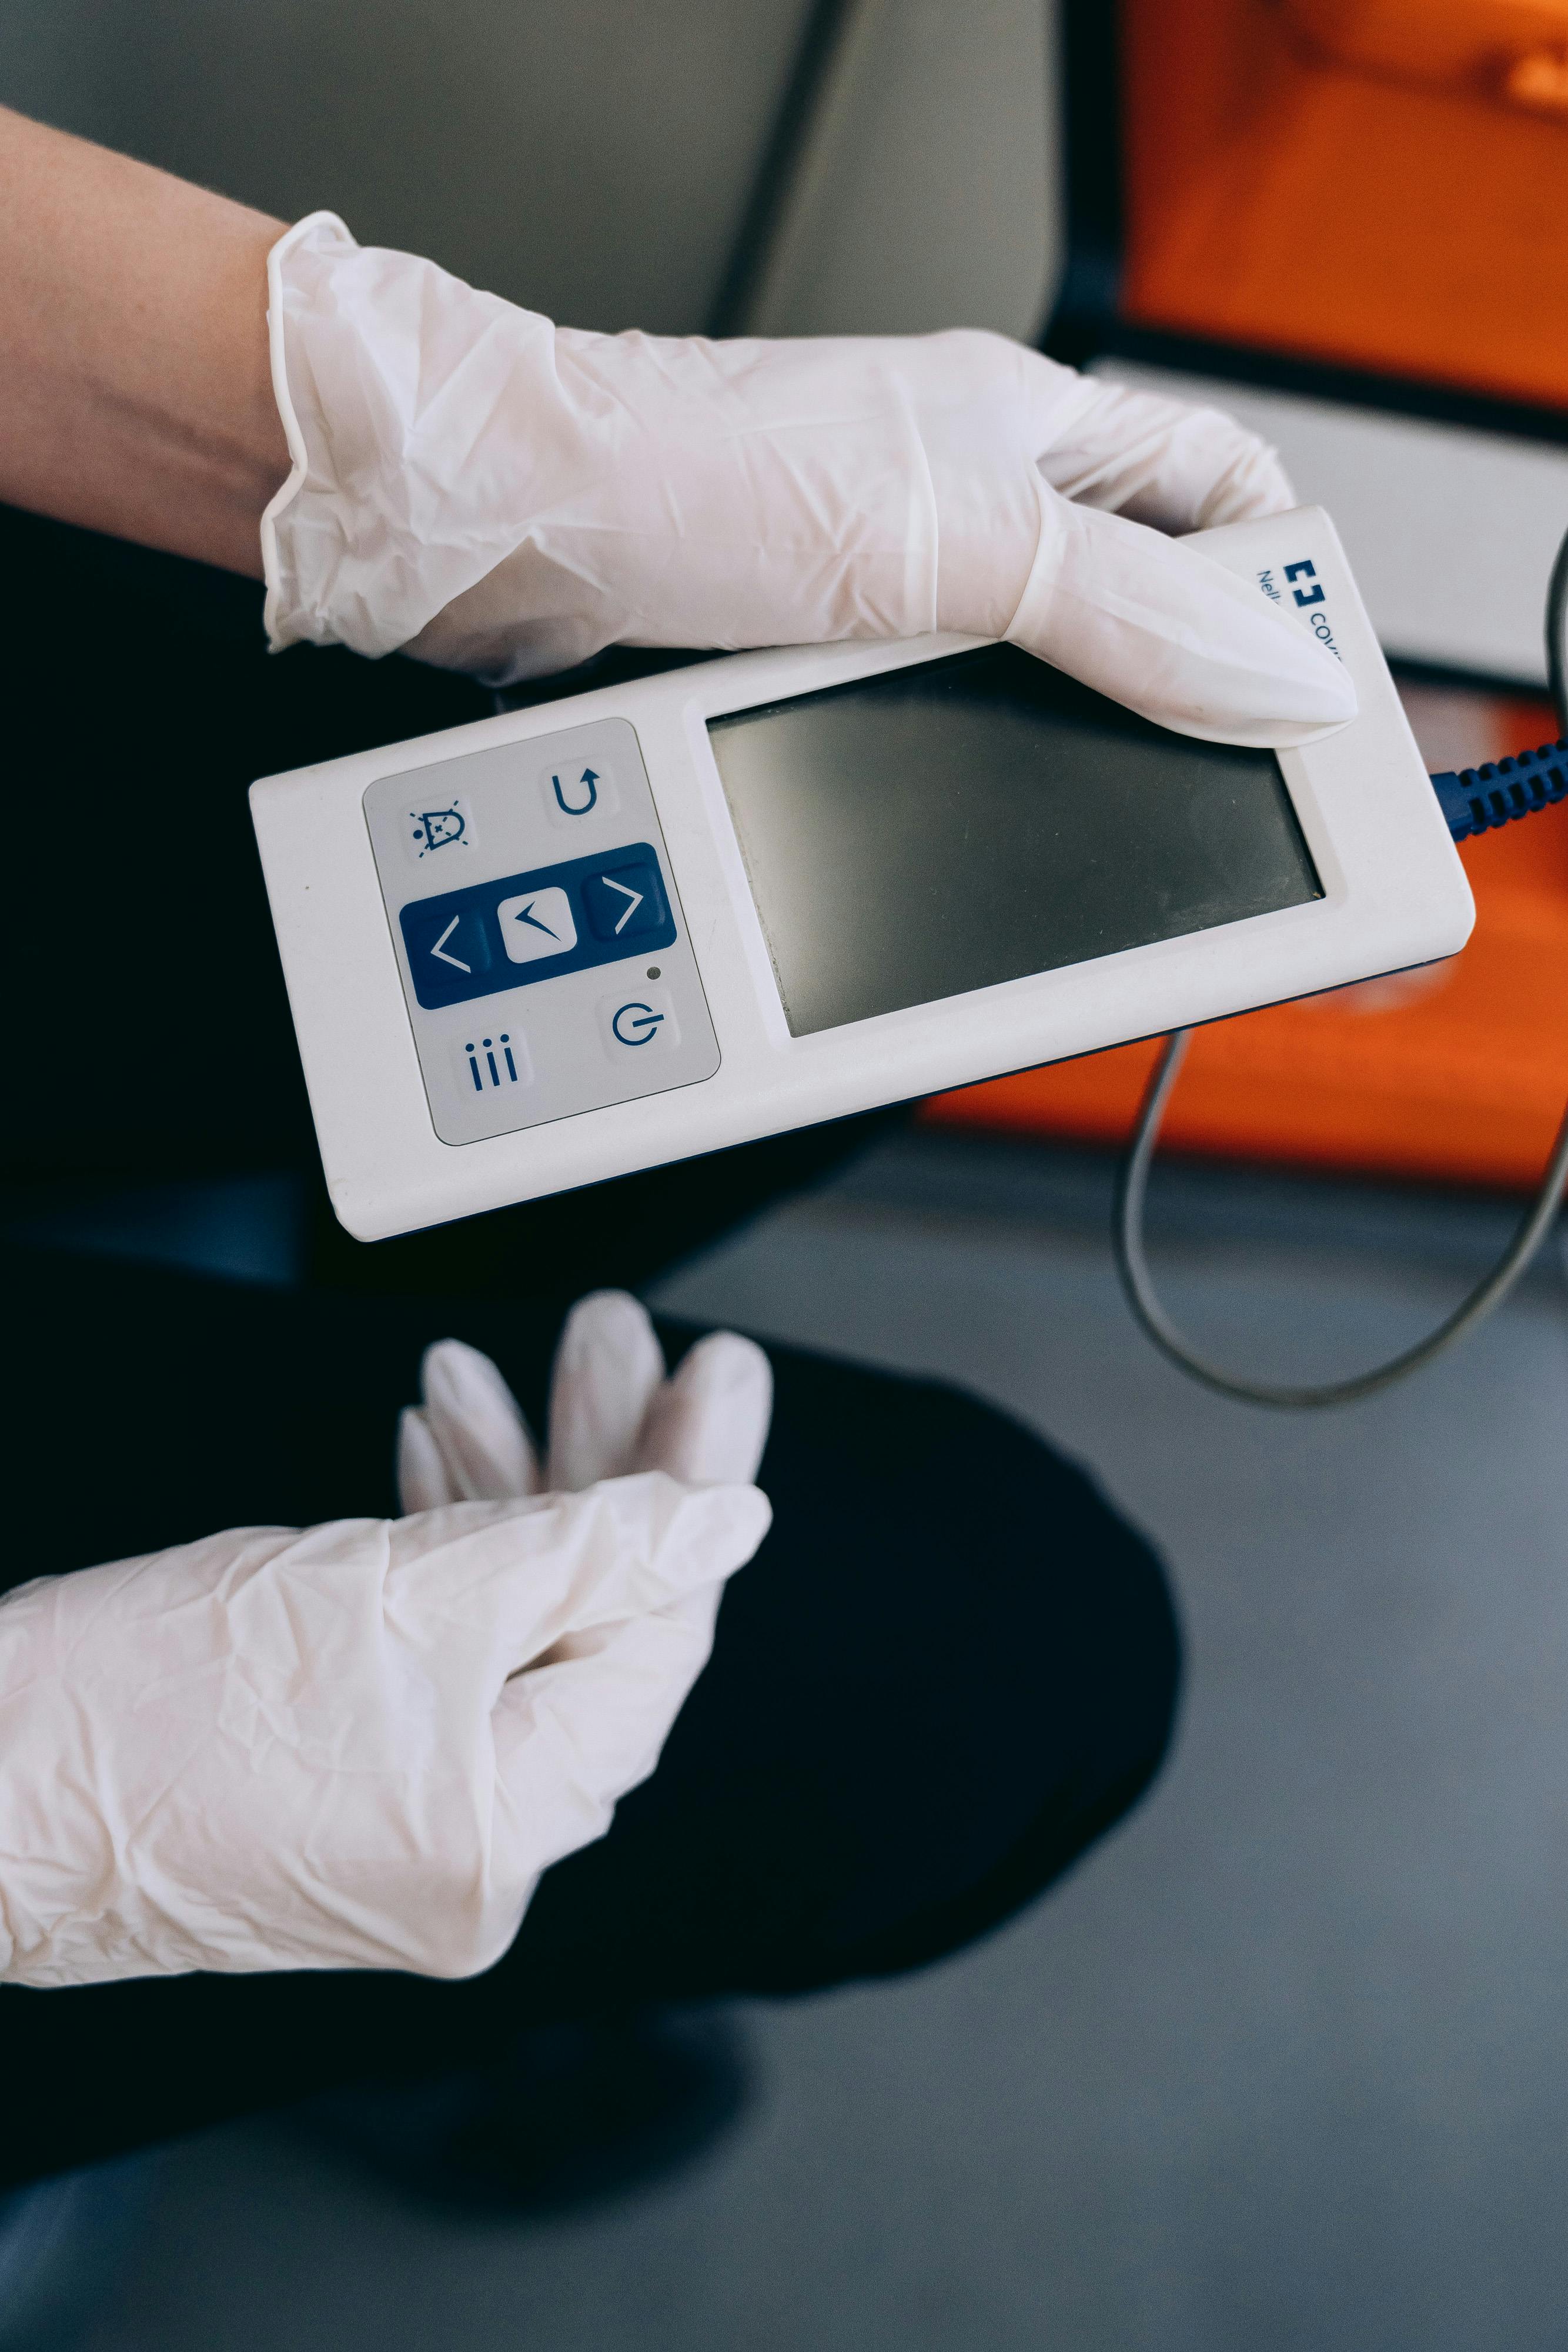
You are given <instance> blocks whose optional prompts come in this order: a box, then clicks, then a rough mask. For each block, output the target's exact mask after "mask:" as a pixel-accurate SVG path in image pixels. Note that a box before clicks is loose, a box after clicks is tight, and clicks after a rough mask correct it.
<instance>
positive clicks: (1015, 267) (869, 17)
mask: <svg viewBox="0 0 1568 2352" xmlns="http://www.w3.org/2000/svg"><path fill="white" fill-rule="evenodd" d="M1056 15H1057V10H1056V5H1055V0H964V5H962V6H955V5H953V0H860V5H858V6H857V7H856V8H855V10H854V11H853V13H852V16H851V18H850V20H849V24H848V26H847V28H846V32H845V37H844V38H843V40H842V42H841V46H840V50H839V54H838V56H837V57H836V58H835V59H834V64H833V69H832V71H831V74H830V75H829V77H828V79H827V86H826V89H825V90H824V94H823V102H822V105H821V110H820V114H819V118H818V121H817V124H816V130H815V136H814V138H813V140H812V142H811V143H810V150H809V152H808V153H807V154H806V155H805V157H804V158H803V160H802V165H801V169H800V173H799V175H798V179H797V183H796V187H795V190H794V196H793V201H792V202H791V204H790V205H789V206H788V207H787V209H786V211H785V214H784V217H783V219H782V221H781V223H780V226H779V235H778V236H777V237H776V239H775V242H774V245H773V249H772V251H771V252H770V254H769V255H768V261H767V264H766V266H765V268H764V269H763V270H762V272H761V274H760V278H759V281H758V285H757V288H756V289H755V293H754V298H753V300H752V302H751V304H750V306H749V311H748V316H747V325H748V326H750V327H751V328H752V330H753V331H755V332H756V333H758V334H769V335H800V334H818V335H838V334H855V333H860V334H866V333H880V334H915V333H920V332H923V331H925V330H927V329H930V328H936V327H949V326H971V327H995V328H998V329H999V330H1000V331H1002V332H1004V333H1007V334H1012V335H1019V336H1022V337H1023V338H1025V339H1026V340H1029V341H1032V340H1033V339H1034V337H1035V336H1036V335H1037V334H1038V332H1039V331H1040V328H1041V326H1042V325H1043V324H1044V320H1045V317H1046V313H1047V311H1048V310H1049V309H1050V305H1051V299H1052V297H1053V295H1054V293H1055V289H1056V284H1057V280H1058V278H1059V277H1060V275H1061V263H1062V194H1061V136H1060V130H1059V110H1060V95H1059V92H1058V89H1057V78H1056V39H1055V29H1056Z"/></svg>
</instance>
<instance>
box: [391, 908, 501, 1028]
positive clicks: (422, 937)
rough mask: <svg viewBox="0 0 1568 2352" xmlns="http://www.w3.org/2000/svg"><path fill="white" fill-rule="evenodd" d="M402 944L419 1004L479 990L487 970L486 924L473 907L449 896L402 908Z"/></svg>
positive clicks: (450, 1001) (458, 998)
mask: <svg viewBox="0 0 1568 2352" xmlns="http://www.w3.org/2000/svg"><path fill="white" fill-rule="evenodd" d="M402 936H403V944H404V946H405V947H406V948H407V950H408V964H409V970H410V971H411V972H412V973H413V985H414V991H415V993H416V994H417V996H418V998H419V1001H420V1003H422V1004H424V1005H429V1006H432V1007H434V1006H435V1005H438V1004H458V1003H462V1001H463V999H464V998H465V997H466V996H479V995H482V994H483V993H484V992H485V988H486V979H485V975H486V973H487V972H488V971H489V969H490V961H491V952H490V929H489V925H488V924H487V923H486V919H485V914H484V909H483V908H482V907H478V906H467V907H464V906H458V907H454V905H453V903H452V899H451V898H432V899H429V900H427V901H426V902H425V903H424V904H423V905H420V904H418V903H417V902H416V903H415V904H414V905H413V906H412V907H405V908H403V910H402Z"/></svg>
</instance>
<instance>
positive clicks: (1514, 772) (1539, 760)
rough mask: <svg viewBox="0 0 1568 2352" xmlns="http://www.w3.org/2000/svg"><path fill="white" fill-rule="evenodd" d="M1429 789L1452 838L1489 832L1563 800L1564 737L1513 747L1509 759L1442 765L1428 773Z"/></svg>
mask: <svg viewBox="0 0 1568 2352" xmlns="http://www.w3.org/2000/svg"><path fill="white" fill-rule="evenodd" d="M1432 790H1433V791H1434V792H1435V793H1437V800H1438V803H1439V805H1440V807H1441V809H1442V812H1443V814H1444V816H1445V817H1446V818H1447V820H1448V831H1449V832H1450V833H1451V834H1452V835H1453V836H1454V839H1455V840H1456V841H1468V840H1469V837H1470V835H1471V834H1473V833H1490V832H1492V831H1493V830H1494V829H1495V828H1496V827H1497V826H1498V825H1502V824H1512V823H1513V820H1514V818H1515V817H1516V816H1533V815H1534V814H1535V812H1536V810H1537V809H1543V808H1550V807H1551V805H1552V802H1553V801H1560V800H1564V799H1568V740H1564V741H1562V742H1557V743H1542V745H1541V747H1540V749H1539V750H1538V751H1516V752H1515V753H1514V755H1513V757H1512V759H1511V760H1497V761H1492V760H1488V761H1485V762H1484V763H1483V764H1482V765H1481V766H1480V767H1479V768H1464V769H1460V770H1458V771H1456V770H1455V769H1453V768H1445V769H1444V771H1443V772H1442V773H1441V775H1435V776H1434V777H1433V779H1432Z"/></svg>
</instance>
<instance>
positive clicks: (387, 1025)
mask: <svg viewBox="0 0 1568 2352" xmlns="http://www.w3.org/2000/svg"><path fill="white" fill-rule="evenodd" d="M1199 543H1200V544H1202V545H1203V546H1204V547H1205V549H1206V550H1207V552H1208V553H1209V554H1211V555H1212V556H1213V557H1214V558H1215V559H1216V560H1217V561H1218V562H1222V563H1224V564H1226V565H1227V566H1228V567H1229V568H1230V569H1231V570H1233V571H1235V572H1239V573H1241V574H1243V575H1244V576H1246V577H1248V578H1251V579H1255V580H1257V581H1258V582H1259V583H1260V585H1261V587H1262V589H1263V590H1264V592H1265V593H1268V594H1270V596H1272V597H1273V598H1274V599H1275V600H1276V602H1277V603H1279V604H1280V605H1281V610H1283V611H1284V612H1286V613H1288V614H1291V615H1292V616H1293V617H1294V618H1295V619H1296V620H1297V622H1298V623H1299V625H1301V627H1303V628H1312V629H1313V630H1314V631H1315V632H1316V634H1317V635H1318V636H1319V637H1320V638H1321V639H1322V641H1323V643H1324V644H1325V645H1328V646H1330V647H1331V648H1332V649H1333V651H1334V652H1335V653H1336V654H1337V655H1338V656H1339V657H1340V658H1341V659H1342V660H1343V661H1344V662H1345V664H1346V665H1347V667H1349V669H1350V672H1351V675H1352V677H1354V681H1355V685H1356V689H1357V692H1358V695H1359V697H1360V710H1359V715H1358V716H1357V718H1356V719H1354V721H1353V722H1352V723H1351V724H1349V725H1348V726H1346V727H1344V728H1343V729H1341V730H1338V731H1337V732H1336V733H1334V734H1333V735H1331V736H1329V737H1327V738H1325V739H1324V740H1322V741H1320V742H1317V743H1314V744H1312V745H1311V746H1310V747H1309V748H1308V749H1306V750H1305V751H1283V752H1280V753H1277V754H1276V753H1274V752H1270V751H1238V750H1233V749H1229V748H1227V747H1224V746H1218V745H1214V744H1208V743H1201V742H1197V741H1195V740H1191V739H1189V738H1187V737H1184V736H1179V735H1175V734H1171V733H1168V732H1166V730H1163V729H1161V728H1158V727H1155V726H1153V725H1151V724H1150V723H1149V722H1148V721H1146V720H1145V719H1139V718H1136V717H1134V715H1133V714H1132V713H1130V712H1128V711H1126V710H1124V709H1121V708H1120V707H1119V706H1118V705H1115V704H1113V703H1111V702H1108V701H1106V700H1105V699H1104V698H1103V697H1101V696H1099V695H1097V694H1094V693H1092V692H1091V691H1090V690H1089V689H1087V688H1083V687H1081V686H1079V685H1077V684H1076V683H1075V682H1074V681H1072V680H1071V679H1070V678H1067V677H1064V676H1063V675H1062V674H1061V672H1059V671H1056V670H1053V669H1051V667H1049V666H1047V665H1046V664H1045V663H1042V662H1040V661H1037V660H1035V659H1034V658H1033V657H1032V656H1030V655H1028V654H1025V653H1021V652H1019V651H1018V650H1017V649H1016V648H1014V647H1012V646H998V645H992V644H988V643H984V642H977V641H976V640H974V639H970V638H963V637H956V636H936V637H927V638H922V639H918V640H915V641H913V642H903V643H896V644H861V643H855V644H838V645H831V646H794V647H787V648H784V649H781V650H777V651H770V652H763V653H748V654H737V655H730V656H723V657H720V658H717V659H715V660H711V661H705V662H702V663H699V664H696V665H694V666H691V667H685V668H681V669H677V670H672V671H666V672H664V674H663V675H661V676H656V677H645V678H643V679H641V680H638V681H636V682H633V683H632V684H623V685H617V686H607V687H602V688H597V689H594V690H592V691H590V692H587V693H580V694H576V695H573V696H571V697H570V698H568V699H565V700H561V701H558V702H550V703H546V704H542V705H539V706H538V707H536V708H534V709H527V710H522V711H517V712H514V713H511V714H509V715H507V716H503V717H498V718H496V719H485V720H481V721H479V722H478V723H477V724H475V725H471V726H466V727H460V728H455V729H453V730H450V731H448V732H446V733H444V734H439V735H428V736H424V737H422V738H420V739H419V740H415V741H413V742H407V743H400V744H397V745H394V746H392V748H390V749H382V750H379V751H364V752H358V753H355V754H354V755H352V756H351V757H350V758H347V759H340V760H334V761H328V762H326V763H325V764H323V765H321V766H319V767H314V768H306V769H300V770H298V771H296V772H294V773H292V774H289V775H282V776H270V777H267V778H266V779H264V780H263V781H262V782H258V783H256V785H254V786H253V787H252V794H251V798H252V808H253V814H254V818H255V823H256V835H257V838H258V841H259V843H260V847H261V856H262V863H263V866H264V868H265V872H266V877H267V891H268V894H269V897H270V900H271V906H272V915H273V920H274V923H275V925H276V928H277V940H278V945H279V949H280V951H281V955H282V961H283V968H284V972H285V976H286V978H287V985H288V994H289V1000H290V1003H291V1005H292V1008H293V1013H294V1021H295V1025H296V1029H297V1031H298V1039H299V1047H300V1053H301V1056H302V1058H303V1062H304V1067H305V1076H306V1079H307V1082H308V1087H309V1093H310V1101H311V1108H312V1111H313V1113H314V1117H315V1121H316V1129H317V1134H318V1137H319V1142H320V1147H321V1155H322V1160H323V1162H324V1165H325V1169H326V1174H327V1181H328V1185H329V1191H330V1194H331V1198H332V1201H333V1203H334V1205H335V1208H336V1210H337V1213H338V1215H339V1216H340V1219H341V1220H342V1222H343V1223H344V1224H345V1225H346V1226H347V1227H348V1229H349V1231H350V1233H352V1234H357V1235H358V1236H359V1237H360V1238H361V1240H365V1241H371V1240H377V1239H380V1238H382V1236H384V1235H388V1234H399V1233H403V1232H407V1231H410V1230H412V1229H413V1228H415V1227H418V1226H423V1225H430V1224H435V1223H441V1222H443V1221H444V1220H445V1219H448V1218H453V1217H462V1216H467V1215H471V1214H473V1213H476V1212H477V1211H480V1210H486V1209H494V1208H497V1207H500V1206H502V1205H503V1204H505V1203H507V1202H520V1201H528V1200H531V1199H535V1198H537V1197H538V1196H539V1195H541V1194H544V1193H549V1192H559V1191H562V1190H565V1189H566V1188H568V1187H570V1186H574V1185H580V1184H588V1183H592V1182H596V1181H600V1180H601V1179H603V1178H606V1177H612V1176H619V1175H623V1174H626V1173H628V1172H630V1171H632V1170H635V1169H640V1168H647V1167H651V1166H653V1165H655V1164H657V1163H659V1162H662V1161H668V1160H678V1159H682V1158H684V1157H685V1156H687V1155H689V1154H693V1153H697V1152H704V1151H711V1150H716V1149H718V1148H720V1147H722V1146H724V1145H727V1144H734V1143H740V1142H745V1141H747V1140H748V1139H751V1138H753V1137H758V1136H764V1135H769V1134H775V1133H778V1132H779V1131H781V1130H784V1129H789V1128H794V1127H800V1126H805V1125H809V1124H810V1123H811V1122H813V1121H816V1120H820V1119H829V1118H841V1117H842V1116H844V1115H845V1114H847V1113H850V1112H853V1111H860V1110H866V1109H869V1108H873V1107H874V1106H876V1105H879V1104H885V1103H893V1102H899V1101H903V1100H905V1099H908V1098H909V1097H915V1096H919V1095H925V1094H930V1093H934V1092H936V1091H937V1090H939V1089H942V1088H946V1087H957V1086H964V1085H967V1084H968V1083H970V1082H972V1081H974V1080H976V1079H980V1078H986V1077H990V1076H997V1075H998V1074H1000V1073H1002V1072H1004V1071H1009V1070H1016V1069H1019V1068H1024V1067H1028V1066H1032V1065H1035V1064H1038V1063H1041V1062H1050V1061H1056V1060H1060V1059H1061V1058H1064V1057H1066V1056H1068V1055H1076V1054H1086V1053H1092V1052H1094V1051H1096V1050H1098V1049H1099V1048H1100V1047H1102V1046H1106V1045H1119V1044H1122V1043H1124V1042H1125V1041H1126V1040H1128V1039H1131V1038H1136V1037H1143V1036H1147V1035H1150V1034H1155V1033H1157V1032H1163V1031H1167V1030H1171V1029H1175V1028H1178V1027H1185V1026H1186V1025H1189V1024H1193V1023H1197V1022H1203V1021H1212V1020H1217V1019H1219V1018H1222V1017H1223V1016H1225V1015H1227V1014H1229V1013H1240V1012H1245V1011H1248V1010H1249V1009H1250V1008H1252V1007H1254V1006H1258V1005H1263V1004H1269V1003H1276V1002H1278V1001H1279V1000H1281V999H1282V998H1286V997H1293V996H1300V995H1304V994H1308V993H1310V992H1314V991H1318V990H1322V989H1329V988H1334V987H1338V986H1341V985H1343V984H1344V983H1346V982H1352V981H1357V980H1362V979H1366V978H1369V977H1371V976H1373V975H1374V974H1376V973H1380V972H1385V971H1393V970H1396V969H1400V968H1403V967H1406V966H1408V965H1413V964H1419V963H1424V962H1427V961H1431V960H1433V959H1435V958H1437V957H1440V956H1447V955H1451V954H1453V953H1454V952H1455V950H1457V949H1458V948H1459V947H1461V946H1462V945H1463V944H1464V941H1465V940H1466V938H1467V936H1468V935H1469V929H1470V924H1471V920H1472V916H1473V908H1472V906H1471V901H1470V894H1469V887H1468V885H1467V883H1466V880H1465V877H1464V872H1463V869H1462V867H1461V866H1460V864H1459V861H1458V856H1457V855H1456V853H1455V850H1454V846H1453V843H1452V841H1451V839H1450V837H1449V833H1448V825H1447V824H1446V823H1445V821H1444V817H1443V814H1442V812H1441V810H1440V809H1439V807H1438V804H1437V799H1436V797H1435V795H1434V793H1433V790H1432V786H1431V784H1430V783H1429V782H1428V781H1427V771H1426V768H1425V766H1424V764H1423V762H1422V760H1421V757H1420V755H1419V753H1418V751H1416V744H1415V741H1414V740H1413V738H1412V736H1411V733H1410V730H1409V727H1408V725H1407V724H1406V719H1405V715H1404V712H1403V711H1402V709H1401V708H1400V705H1399V700H1398V698H1397V696H1396V692H1395V689H1394V685H1393V681H1392V680H1391V678H1390V677H1389V674H1388V670H1387V667H1386V666H1385V662H1384V659H1383V656H1382V654H1381V652H1380V650H1379V648H1378V646H1377V643H1376V640H1375V637H1374V635H1373V634H1372V630H1371V627H1370V625H1369V624H1368V622H1367V619H1366V615H1365V613H1364V610H1363V607H1362V604H1361V600H1360V598H1359V596H1358V594H1357V593H1356V589H1355V585H1354V581H1353V580H1352V578H1351V575H1350V572H1349V570H1348V568H1347V566H1346V563H1345V560H1344V556H1343V551H1342V550H1341V547H1340V544H1339V541H1338V539H1337V537H1336V536H1335V533H1334V530H1333V525H1332V524H1331V523H1330V521H1329V520H1328V518H1327V517H1326V516H1325V515H1323V514H1322V513H1321V512H1319V511H1317V510H1315V509H1300V510H1298V511H1297V512H1295V513H1292V514H1288V515H1282V516H1277V517H1274V518H1271V519H1270V520H1265V521H1260V522H1252V523H1244V524H1235V525H1231V526H1229V527H1228V528H1226V529H1224V530H1216V531H1210V532H1207V533H1205V534H1204V535H1203V536H1202V539H1201V541H1200V542H1199Z"/></svg>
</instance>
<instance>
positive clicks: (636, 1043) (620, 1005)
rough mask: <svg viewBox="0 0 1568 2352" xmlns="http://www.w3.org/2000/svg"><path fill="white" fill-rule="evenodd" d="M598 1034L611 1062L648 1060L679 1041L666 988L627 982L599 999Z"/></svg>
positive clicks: (666, 1050)
mask: <svg viewBox="0 0 1568 2352" xmlns="http://www.w3.org/2000/svg"><path fill="white" fill-rule="evenodd" d="M599 1034H600V1037H601V1040H602V1042H603V1045H604V1050H605V1053H606V1054H607V1055H609V1057H610V1059H611V1060H612V1062H615V1063H618V1064H620V1065H622V1066H624V1065H625V1064H627V1063H628V1062H643V1061H652V1060H653V1059H654V1058H655V1057H656V1056H657V1055H662V1054H667V1053H669V1052H670V1051H671V1050H672V1049H673V1048H674V1046H676V1045H679V1044H680V1042H681V1030H680V1024H679V1022H678V1021H677V1020H676V1019H675V1008H674V1004H673V1003H671V1002H670V993H669V991H668V990H667V989H664V988H655V987H653V986H651V985H650V984H649V983H648V982H643V984H642V985H641V986H638V985H637V984H636V983H635V982H629V983H627V984H626V985H624V986H622V988H621V989H619V990H618V991H617V992H616V993H615V994H614V995H613V996H601V998H600V1000H599Z"/></svg>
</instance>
